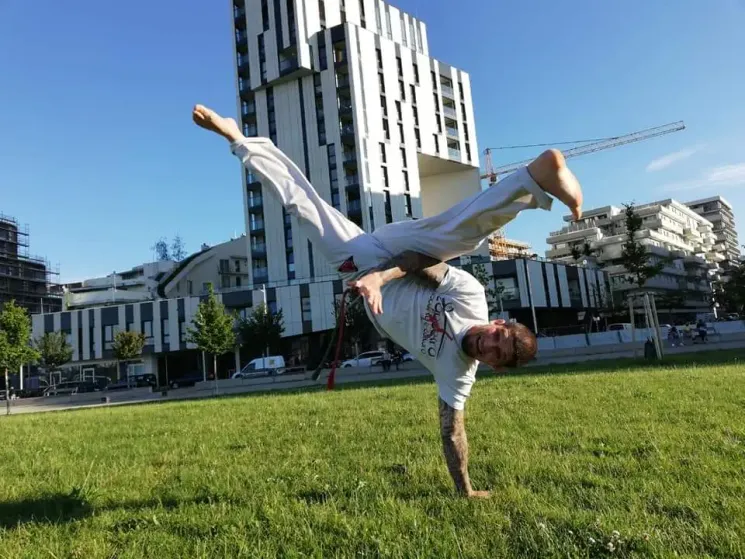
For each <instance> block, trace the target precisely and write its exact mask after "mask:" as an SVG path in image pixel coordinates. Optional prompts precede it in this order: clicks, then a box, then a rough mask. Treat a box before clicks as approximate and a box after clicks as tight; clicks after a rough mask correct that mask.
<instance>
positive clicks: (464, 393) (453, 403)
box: [192, 105, 582, 497]
mask: <svg viewBox="0 0 745 559" xmlns="http://www.w3.org/2000/svg"><path fill="white" fill-rule="evenodd" d="M192 118H193V119H194V122H195V123H196V124H198V125H199V126H201V127H202V128H205V129H207V130H211V131H213V132H216V133H217V134H219V135H221V136H223V137H224V138H226V139H227V140H228V141H229V142H230V149H231V151H232V153H233V154H234V155H236V156H237V157H238V158H239V159H240V160H241V161H242V162H243V165H244V166H245V167H247V168H250V169H252V170H253V171H254V172H255V173H257V174H258V175H259V176H261V178H262V179H263V180H262V184H263V185H264V186H266V187H267V188H268V189H269V190H270V191H271V192H272V193H273V194H274V195H275V196H276V197H277V198H278V199H279V200H280V202H281V203H282V205H283V206H284V208H285V210H286V211H287V212H288V213H290V214H292V215H294V216H295V217H296V218H297V219H298V221H299V223H300V226H301V227H302V228H303V231H304V233H305V234H306V235H307V236H308V239H309V240H310V242H311V243H312V244H313V245H314V246H316V247H318V249H319V250H320V251H321V253H322V254H323V256H324V257H325V258H326V260H327V261H328V262H329V263H330V264H331V265H332V266H333V267H334V268H335V269H337V270H338V271H339V273H340V274H341V276H342V278H343V279H344V280H345V281H347V282H348V284H349V285H350V286H351V287H352V288H354V289H356V290H357V291H359V293H360V294H361V295H362V296H363V297H364V298H365V308H366V310H367V313H368V315H369V316H370V319H371V320H372V322H373V323H374V325H375V326H376V328H377V329H378V330H379V331H380V332H381V333H383V334H384V335H385V336H386V337H388V338H390V339H392V340H393V341H395V342H396V343H397V344H398V345H400V346H401V347H404V348H406V350H408V351H409V352H411V353H412V354H413V355H416V356H417V359H418V360H419V361H420V362H421V363H422V365H424V366H425V367H426V368H427V369H428V370H429V371H430V372H431V373H432V375H433V376H434V378H435V381H436V382H437V387H438V394H439V407H440V432H441V435H442V442H443V449H444V453H445V461H446V463H447V467H448V470H449V472H450V475H451V476H452V478H453V481H454V482H455V487H456V489H457V491H458V493H459V494H461V495H464V496H467V497H485V496H488V492H485V491H474V490H473V488H472V487H471V482H470V479H469V476H468V442H467V439H466V431H465V426H464V416H463V410H464V408H465V402H466V399H467V398H468V396H469V394H470V392H471V386H472V385H473V383H474V381H475V379H476V369H477V367H478V364H479V362H481V363H485V364H487V365H489V366H491V367H493V368H494V369H497V370H499V369H503V368H505V367H518V366H520V365H523V364H525V363H527V362H528V361H530V360H532V359H533V358H534V357H535V353H536V349H537V342H536V338H535V336H534V335H533V333H532V332H531V331H530V330H529V329H528V328H526V327H525V326H523V325H522V324H508V323H505V321H504V320H494V321H491V322H490V321H489V309H488V306H487V303H486V296H485V293H484V288H483V286H482V285H481V284H480V283H479V282H478V281H477V280H476V279H475V278H474V277H473V276H471V275H470V274H468V273H467V272H464V271H463V270H459V269H458V268H453V267H450V266H448V265H447V264H445V262H446V261H448V260H451V259H453V258H457V257H459V256H461V255H463V254H466V253H469V252H472V251H474V250H476V249H477V248H478V247H479V246H480V245H481V243H482V242H483V241H484V240H485V239H486V238H487V237H488V236H489V235H491V234H492V233H493V232H495V231H496V230H498V229H499V228H501V227H503V226H504V225H505V224H506V223H508V222H509V221H511V220H512V219H514V218H515V217H516V216H517V214H518V213H519V212H520V211H522V210H526V209H535V208H541V209H544V210H549V209H550V208H551V203H552V198H551V196H553V197H556V198H558V199H559V200H560V201H561V202H563V203H564V204H566V205H567V206H568V207H569V209H570V210H571V211H572V214H573V215H574V217H575V218H579V217H580V215H581V207H582V191H581V189H580V185H579V182H578V181H577V179H576V178H575V177H574V175H573V174H572V172H571V171H570V170H569V169H568V168H567V166H566V163H565V161H564V158H563V156H562V155H561V153H560V152H558V151H555V150H549V151H546V152H544V153H543V154H541V155H540V156H539V157H537V158H536V159H535V160H534V161H533V162H532V163H530V164H529V165H528V166H527V167H523V168H521V169H520V170H518V171H516V172H515V173H513V174H511V175H509V176H508V177H507V178H505V179H504V180H502V181H500V182H499V184H498V185H497V186H495V187H492V188H489V189H487V190H485V191H483V192H479V193H478V194H475V195H473V196H471V197H469V198H466V199H465V200H463V201H461V202H459V203H458V204H456V205H455V206H453V207H452V208H450V209H448V210H446V211H444V212H442V213H441V214H438V215H435V216H432V217H428V218H425V219H419V220H413V221H404V222H397V223H389V224H387V225H384V226H383V227H380V228H378V229H376V230H375V231H374V232H373V233H365V232H364V231H363V230H362V229H361V228H360V227H358V226H357V225H356V224H354V223H352V222H351V221H349V220H348V219H347V218H346V217H345V216H344V215H343V214H341V213H340V212H339V211H338V210H336V209H335V208H333V207H331V206H330V205H329V204H327V203H326V202H325V201H324V200H323V199H322V198H321V196H320V195H319V194H318V193H317V192H316V190H315V189H314V188H313V186H312V185H311V184H310V182H308V180H307V178H306V177H305V176H304V175H303V173H302V172H301V171H300V170H299V169H298V167H297V166H296V165H295V164H294V163H293V162H292V160H290V159H289V158H288V157H287V156H286V155H285V154H284V153H283V152H282V151H280V150H279V149H278V148H277V147H276V146H275V145H274V144H273V143H272V142H271V140H269V139H267V138H246V137H245V136H243V134H242V133H241V131H240V128H239V127H238V125H237V124H236V122H235V121H234V120H233V119H230V118H224V117H222V116H220V115H218V114H217V113H215V112H214V111H212V110H210V109H208V108H206V107H204V106H202V105H197V106H196V107H195V108H194V111H193V114H192ZM392 309H395V311H393V310H392ZM384 310H386V311H387V312H383V311H384Z"/></svg>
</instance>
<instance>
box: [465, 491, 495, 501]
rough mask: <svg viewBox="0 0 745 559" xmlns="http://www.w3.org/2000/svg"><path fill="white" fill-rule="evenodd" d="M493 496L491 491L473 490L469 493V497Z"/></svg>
mask: <svg viewBox="0 0 745 559" xmlns="http://www.w3.org/2000/svg"><path fill="white" fill-rule="evenodd" d="M490 497H491V493H490V492H489V491H471V492H470V493H469V494H468V498H469V499H488V498H490Z"/></svg>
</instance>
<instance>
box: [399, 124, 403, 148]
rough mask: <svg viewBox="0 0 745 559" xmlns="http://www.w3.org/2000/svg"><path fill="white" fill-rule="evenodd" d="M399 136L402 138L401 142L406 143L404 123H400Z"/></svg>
mask: <svg viewBox="0 0 745 559" xmlns="http://www.w3.org/2000/svg"><path fill="white" fill-rule="evenodd" d="M398 137H399V138H401V143H402V144H403V143H404V125H403V124H401V123H400V122H399V123H398Z"/></svg>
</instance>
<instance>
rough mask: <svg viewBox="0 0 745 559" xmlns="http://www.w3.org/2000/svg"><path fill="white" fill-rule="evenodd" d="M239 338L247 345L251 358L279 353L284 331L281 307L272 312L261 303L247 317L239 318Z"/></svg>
mask: <svg viewBox="0 0 745 559" xmlns="http://www.w3.org/2000/svg"><path fill="white" fill-rule="evenodd" d="M238 331H239V333H240V338H241V341H242V343H243V345H244V346H246V347H248V349H249V355H250V357H251V358H254V357H259V356H261V355H263V354H264V351H267V352H268V355H276V354H277V353H279V344H280V341H281V339H282V334H283V333H284V331H285V321H284V315H283V314H282V309H279V311H278V312H276V313H272V312H271V311H270V310H269V308H267V306H266V305H264V304H263V303H262V304H260V305H258V306H257V307H256V308H255V309H254V310H253V312H252V313H251V315H250V316H249V317H248V318H245V319H243V320H241V322H240V324H239V325H238Z"/></svg>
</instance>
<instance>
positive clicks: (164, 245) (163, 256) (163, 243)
mask: <svg viewBox="0 0 745 559" xmlns="http://www.w3.org/2000/svg"><path fill="white" fill-rule="evenodd" d="M150 249H151V250H153V251H154V252H155V260H156V261H158V262H165V261H167V260H170V259H171V253H170V251H169V249H168V241H167V240H166V239H165V237H161V238H160V239H158V240H157V241H156V242H155V244H154V245H153V246H151V247H150Z"/></svg>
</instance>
